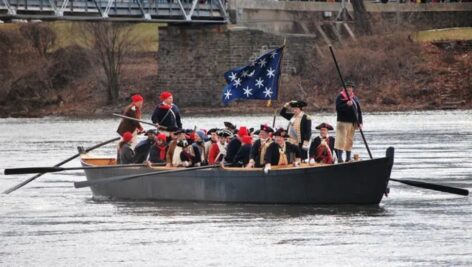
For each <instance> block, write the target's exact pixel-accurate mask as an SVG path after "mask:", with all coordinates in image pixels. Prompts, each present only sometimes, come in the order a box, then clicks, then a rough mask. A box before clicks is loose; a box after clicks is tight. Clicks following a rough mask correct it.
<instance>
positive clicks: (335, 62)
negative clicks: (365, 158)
mask: <svg viewBox="0 0 472 267" xmlns="http://www.w3.org/2000/svg"><path fill="white" fill-rule="evenodd" d="M329 51H331V55H332V56H333V60H334V64H335V65H336V69H337V70H338V74H339V79H341V83H342V85H343V88H344V92H345V93H346V95H347V100H348V101H351V96H350V95H349V93H348V92H347V88H346V84H345V83H344V79H343V75H342V74H341V70H340V69H339V65H338V61H337V60H336V56H335V55H334V51H333V47H331V46H329ZM352 109H353V111H354V114H356V112H357V111H356V110H354V109H355V107H354V105H352ZM355 117H356V123H357V126H358V128H359V132H360V133H361V136H362V140H363V141H364V144H365V148H366V149H367V152H368V153H369V157H370V159H372V153H370V148H369V145H368V144H367V141H366V140H365V136H364V131H362V128H361V125H360V123H359V118H358V117H357V116H355Z"/></svg>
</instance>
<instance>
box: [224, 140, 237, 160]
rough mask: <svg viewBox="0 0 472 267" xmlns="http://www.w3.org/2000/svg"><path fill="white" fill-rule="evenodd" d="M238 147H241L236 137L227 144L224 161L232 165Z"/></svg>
mask: <svg viewBox="0 0 472 267" xmlns="http://www.w3.org/2000/svg"><path fill="white" fill-rule="evenodd" d="M240 147H241V141H239V139H238V138H237V137H234V138H233V139H232V140H231V141H230V142H229V144H228V147H226V156H225V161H226V162H229V163H232V162H233V160H234V157H235V156H236V154H237V153H238V150H239V148H240Z"/></svg>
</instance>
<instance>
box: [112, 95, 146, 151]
mask: <svg viewBox="0 0 472 267" xmlns="http://www.w3.org/2000/svg"><path fill="white" fill-rule="evenodd" d="M131 101H132V102H131V104H129V105H128V106H126V108H125V110H124V111H123V116H126V117H130V118H133V119H134V120H130V119H126V118H123V119H122V120H121V122H120V125H119V126H118V129H117V130H116V132H117V133H118V134H119V135H121V136H123V134H124V133H125V132H130V133H131V134H132V135H133V139H132V141H131V143H132V144H133V147H134V144H136V135H137V134H138V133H140V132H142V131H143V127H142V126H141V124H140V123H139V120H141V109H142V108H143V101H144V99H143V97H142V96H141V95H139V94H136V95H133V96H132V97H131Z"/></svg>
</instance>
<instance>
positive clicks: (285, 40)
mask: <svg viewBox="0 0 472 267" xmlns="http://www.w3.org/2000/svg"><path fill="white" fill-rule="evenodd" d="M286 43H287V38H286V37H284V44H283V45H282V47H283V49H285V44H286ZM284 52H285V51H283V50H282V54H281V55H280V75H279V79H278V80H277V88H278V91H277V97H278V95H279V92H280V79H281V77H282V60H283V59H284ZM269 101H271V99H269ZM269 103H270V102H267V106H268V107H270V106H269ZM277 110H278V109H274V119H273V121H272V128H274V130H275V119H276V118H277ZM287 130H288V129H287Z"/></svg>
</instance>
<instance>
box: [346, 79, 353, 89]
mask: <svg viewBox="0 0 472 267" xmlns="http://www.w3.org/2000/svg"><path fill="white" fill-rule="evenodd" d="M344 84H345V85H346V87H353V88H354V87H356V84H355V83H354V82H353V81H351V80H347V81H346V82H345V83H344Z"/></svg>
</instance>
